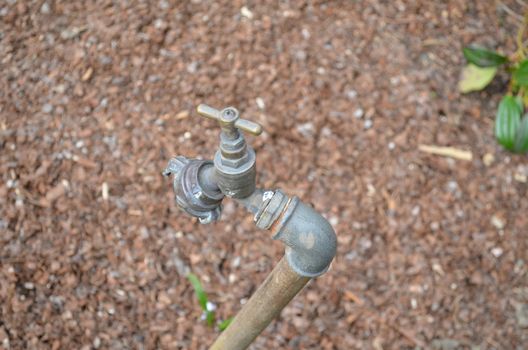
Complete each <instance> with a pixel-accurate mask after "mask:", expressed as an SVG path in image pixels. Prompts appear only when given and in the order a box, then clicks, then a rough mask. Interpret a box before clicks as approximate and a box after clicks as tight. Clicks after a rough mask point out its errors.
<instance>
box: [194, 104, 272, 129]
mask: <svg viewBox="0 0 528 350" xmlns="http://www.w3.org/2000/svg"><path fill="white" fill-rule="evenodd" d="M196 111H197V112H198V114H200V115H201V116H203V117H206V118H209V119H213V120H216V121H217V122H219V123H220V126H221V127H222V129H223V130H224V131H225V132H226V133H227V134H233V133H236V129H240V130H243V131H245V132H248V133H250V134H253V135H255V136H258V135H260V134H261V133H262V126H260V124H257V123H255V122H252V121H250V120H246V119H241V118H240V116H239V113H238V110H237V109H236V108H234V107H227V108H224V109H223V110H221V111H219V110H218V109H216V108H213V107H211V106H208V105H205V104H201V105H199V106H198V108H196Z"/></svg>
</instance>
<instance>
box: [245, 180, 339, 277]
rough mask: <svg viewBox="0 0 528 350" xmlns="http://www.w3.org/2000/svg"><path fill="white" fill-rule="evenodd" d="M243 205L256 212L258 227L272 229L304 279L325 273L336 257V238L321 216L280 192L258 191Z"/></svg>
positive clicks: (289, 259) (289, 261)
mask: <svg viewBox="0 0 528 350" xmlns="http://www.w3.org/2000/svg"><path fill="white" fill-rule="evenodd" d="M242 204H244V205H245V206H246V207H247V208H248V209H249V210H250V211H251V212H254V213H255V219H254V220H255V223H256V225H257V227H259V228H261V229H270V230H271V232H272V235H273V236H272V238H273V239H277V240H280V241H282V242H283V243H284V244H285V245H286V259H287V260H288V263H289V265H290V266H291V268H292V269H293V270H294V271H295V272H297V273H298V274H299V275H301V276H305V277H317V276H319V275H322V274H323V273H325V272H326V270H327V269H328V267H329V266H330V263H331V262H332V260H333V259H334V257H335V255H336V250H337V238H336V234H335V232H334V229H333V228H332V226H331V225H330V223H329V222H328V221H327V220H326V219H325V218H324V217H323V216H322V215H321V214H319V213H318V212H316V211H315V210H314V209H313V208H312V207H310V206H309V205H307V204H304V203H303V202H301V200H300V199H299V198H297V197H292V198H288V197H287V196H286V195H284V193H282V192H281V191H280V190H277V191H266V192H263V191H260V190H257V191H255V192H254V194H253V195H252V196H250V197H248V198H247V199H245V200H242Z"/></svg>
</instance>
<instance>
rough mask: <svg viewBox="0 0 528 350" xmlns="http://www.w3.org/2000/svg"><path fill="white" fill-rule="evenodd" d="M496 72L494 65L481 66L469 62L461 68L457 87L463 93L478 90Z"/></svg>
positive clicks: (490, 79) (489, 80)
mask: <svg viewBox="0 0 528 350" xmlns="http://www.w3.org/2000/svg"><path fill="white" fill-rule="evenodd" d="M496 73H497V68H496V67H487V68H482V67H477V66H475V65H474V64H471V63H470V64H468V65H467V66H465V67H464V69H463V70H462V78H461V79H460V82H459V83H458V89H459V90H460V92H462V93H464V94H465V93H468V92H471V91H480V90H482V89H484V88H485V87H486V86H487V85H488V84H489V83H490V82H491V81H492V80H493V77H494V76H495V74H496Z"/></svg>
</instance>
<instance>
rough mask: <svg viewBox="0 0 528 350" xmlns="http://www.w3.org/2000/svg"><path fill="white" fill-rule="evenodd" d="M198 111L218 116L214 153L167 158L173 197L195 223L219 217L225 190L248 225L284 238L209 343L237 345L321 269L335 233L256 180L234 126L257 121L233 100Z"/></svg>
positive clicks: (252, 126) (252, 127)
mask: <svg viewBox="0 0 528 350" xmlns="http://www.w3.org/2000/svg"><path fill="white" fill-rule="evenodd" d="M197 112H198V114H200V115H201V116H203V117H206V118H209V119H213V120H215V121H217V122H218V123H219V124H220V127H221V133H220V146H219V149H218V150H217V151H216V153H215V155H214V160H213V161H210V160H199V159H187V158H185V157H182V156H178V157H175V158H173V159H171V160H170V161H169V163H168V165H167V168H166V169H165V171H164V172H163V174H164V175H165V176H169V175H173V186H174V192H175V194H176V204H177V205H178V207H180V208H181V209H182V210H183V211H185V212H186V213H187V214H189V215H191V216H194V217H196V218H198V219H199V221H200V222H201V223H204V224H206V223H211V222H213V221H216V220H218V219H219V218H220V215H221V208H222V201H223V200H224V198H225V197H230V198H233V199H234V200H235V201H237V202H239V203H240V204H242V205H243V206H244V207H245V208H246V209H247V210H248V211H249V212H250V213H252V214H253V215H254V222H255V225H256V226H257V227H258V228H260V229H264V230H270V231H271V233H272V238H273V239H277V240H280V241H282V242H283V243H284V244H285V245H286V251H285V259H282V260H281V261H280V262H279V263H278V264H277V265H276V266H275V268H274V269H273V271H272V272H271V273H270V275H269V276H268V278H267V279H266V281H264V283H263V284H262V285H261V287H260V288H259V289H258V290H257V291H256V292H255V293H254V295H253V296H252V297H251V298H250V300H249V301H248V302H247V303H246V304H245V305H244V307H243V308H242V310H241V311H240V312H239V313H238V314H237V316H236V317H235V318H234V320H233V321H232V323H231V324H230V326H229V327H228V328H227V329H226V330H225V331H224V332H223V333H222V334H221V335H220V336H219V337H218V339H217V340H216V341H215V343H214V344H213V345H212V347H211V349H230V350H233V349H235V350H236V349H245V348H246V347H247V346H249V344H250V343H251V342H252V341H253V340H254V339H255V338H256V337H257V336H258V335H259V334H260V333H261V332H262V331H263V330H264V328H266V326H267V325H268V324H269V323H270V322H271V321H272V320H273V319H274V318H275V317H277V316H278V315H279V313H280V311H281V310H282V309H283V308H284V307H285V306H286V304H287V303H288V302H289V301H290V300H291V299H292V298H293V297H294V296H295V295H296V294H297V293H298V292H299V291H300V290H301V289H302V288H303V287H304V286H305V285H306V283H308V281H309V280H310V279H311V278H313V277H317V276H319V275H321V274H323V273H325V272H326V270H327V269H328V267H329V266H330V263H331V262H332V260H333V258H334V256H335V254H336V247H337V240H336V235H335V232H334V230H333V229H332V226H331V225H330V224H329V223H328V221H327V220H326V219H325V218H324V217H323V216H322V215H321V214H319V213H317V212H316V211H315V210H314V209H313V208H312V207H311V206H309V205H307V204H304V203H302V202H301V200H300V199H299V198H297V197H295V196H293V197H289V196H287V195H286V194H284V193H283V192H282V191H281V190H263V189H259V188H256V157H255V151H254V150H253V148H251V146H249V145H248V144H247V143H246V140H245V139H244V135H243V134H242V132H241V131H245V132H248V133H251V134H253V135H260V134H261V133H262V127H261V126H260V125H259V124H257V123H255V122H252V121H249V120H245V119H241V118H240V115H239V112H238V111H237V110H236V109H235V108H233V107H227V108H224V109H223V110H221V111H220V110H217V109H215V108H212V107H209V106H207V105H203V104H201V105H199V106H198V108H197Z"/></svg>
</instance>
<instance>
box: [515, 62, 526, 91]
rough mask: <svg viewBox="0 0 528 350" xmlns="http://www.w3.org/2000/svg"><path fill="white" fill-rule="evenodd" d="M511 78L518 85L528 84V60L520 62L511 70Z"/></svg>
mask: <svg viewBox="0 0 528 350" xmlns="http://www.w3.org/2000/svg"><path fill="white" fill-rule="evenodd" d="M512 76H513V80H514V81H515V82H516V83H517V84H518V85H520V86H528V60H524V61H522V62H521V64H520V65H519V67H517V68H516V69H515V70H514V71H513V75H512Z"/></svg>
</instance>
